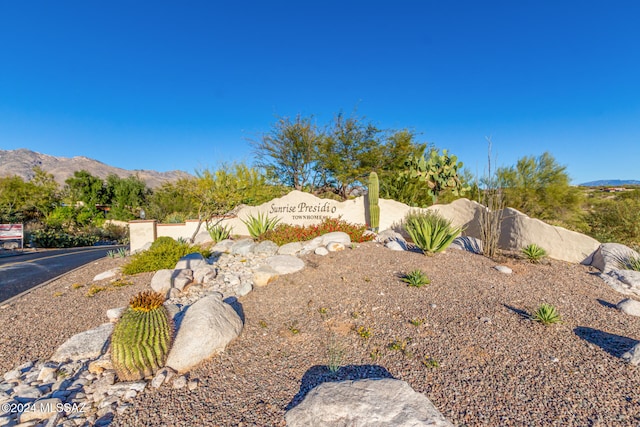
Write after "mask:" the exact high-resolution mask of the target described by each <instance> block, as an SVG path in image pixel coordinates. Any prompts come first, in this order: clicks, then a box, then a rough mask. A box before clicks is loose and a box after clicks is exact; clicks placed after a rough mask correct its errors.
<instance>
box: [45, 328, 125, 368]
mask: <svg viewBox="0 0 640 427" xmlns="http://www.w3.org/2000/svg"><path fill="white" fill-rule="evenodd" d="M113 327H114V324H113V323H103V324H102V325H100V326H98V327H97V328H94V329H90V330H88V331H85V332H81V333H79V334H76V335H74V336H72V337H71V338H69V339H68V340H66V341H65V342H64V343H63V344H62V345H61V346H60V347H58V349H57V350H56V351H55V353H53V356H51V360H52V361H54V362H66V361H67V360H72V361H77V360H83V359H95V358H97V357H98V356H100V355H101V354H102V353H103V350H105V349H106V347H107V345H106V343H107V340H109V337H110V336H111V333H112V332H113Z"/></svg>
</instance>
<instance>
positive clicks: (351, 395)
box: [284, 378, 453, 427]
mask: <svg viewBox="0 0 640 427" xmlns="http://www.w3.org/2000/svg"><path fill="white" fill-rule="evenodd" d="M284 417H285V420H286V423H287V426H289V427H303V426H304V427H315V426H318V427H320V426H332V427H342V426H344V427H347V426H367V427H382V426H385V427H386V426H394V427H408V426H412V427H417V426H432V427H434V426H442V427H453V424H451V423H450V422H449V421H447V419H446V418H444V416H443V415H442V414H441V413H440V412H439V411H438V410H437V409H436V407H435V406H434V405H433V404H432V403H431V401H430V400H429V399H428V398H427V397H426V396H424V395H423V394H421V393H417V392H415V391H414V390H413V389H412V388H411V387H410V386H409V384H407V383H406V382H404V381H400V380H395V379H389V378H385V379H378V380H374V379H365V380H359V381H341V382H327V383H323V384H321V385H319V386H318V387H316V388H314V389H313V390H311V391H310V392H309V393H308V394H307V396H306V397H305V399H304V400H303V401H302V402H301V403H300V404H299V405H298V406H296V407H294V408H292V409H290V410H289V411H287V412H286V413H285V416H284Z"/></svg>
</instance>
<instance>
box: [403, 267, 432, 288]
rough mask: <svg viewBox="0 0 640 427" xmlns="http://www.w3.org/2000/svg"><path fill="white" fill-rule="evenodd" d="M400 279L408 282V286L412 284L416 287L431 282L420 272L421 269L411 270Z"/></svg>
mask: <svg viewBox="0 0 640 427" xmlns="http://www.w3.org/2000/svg"><path fill="white" fill-rule="evenodd" d="M401 280H402V281H403V282H405V283H408V284H409V286H414V287H416V288H421V287H422V286H424V285H428V284H429V283H431V280H430V279H429V278H428V277H427V275H426V274H424V273H423V272H422V270H413V271H412V272H411V273H409V274H406V275H405V276H404V277H402V279H401Z"/></svg>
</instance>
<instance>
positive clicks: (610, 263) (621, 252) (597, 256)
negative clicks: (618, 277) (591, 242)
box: [591, 243, 640, 273]
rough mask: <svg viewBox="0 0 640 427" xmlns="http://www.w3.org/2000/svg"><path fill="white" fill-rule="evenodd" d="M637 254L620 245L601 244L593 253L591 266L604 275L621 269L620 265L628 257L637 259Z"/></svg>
mask: <svg viewBox="0 0 640 427" xmlns="http://www.w3.org/2000/svg"><path fill="white" fill-rule="evenodd" d="M639 256H640V255H639V254H638V252H636V251H634V250H633V249H631V248H629V247H627V246H625V245H622V244H620V243H603V244H601V245H600V247H599V248H598V249H597V250H596V251H595V252H594V254H593V260H592V261H591V265H592V266H594V267H595V268H597V269H598V270H600V271H602V272H603V273H606V272H608V271H610V270H619V269H621V268H620V267H621V264H622V263H623V262H624V260H626V259H627V258H630V257H639Z"/></svg>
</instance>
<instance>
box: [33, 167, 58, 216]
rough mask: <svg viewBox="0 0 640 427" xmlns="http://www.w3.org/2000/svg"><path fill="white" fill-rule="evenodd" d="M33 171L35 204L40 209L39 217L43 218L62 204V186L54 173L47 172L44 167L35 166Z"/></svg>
mask: <svg viewBox="0 0 640 427" xmlns="http://www.w3.org/2000/svg"><path fill="white" fill-rule="evenodd" d="M33 173H34V176H33V178H31V181H30V182H31V183H32V184H33V187H34V188H33V189H34V193H35V194H34V195H33V197H34V200H33V205H34V207H35V209H36V210H37V211H38V214H39V217H40V218H43V217H45V216H46V215H48V214H49V213H50V212H52V211H53V210H54V209H55V208H56V206H58V205H59V204H60V194H59V192H60V187H59V186H58V183H57V182H56V181H55V179H54V177H53V175H52V174H50V173H47V172H45V171H44V169H42V168H40V167H38V166H35V167H34V168H33Z"/></svg>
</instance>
